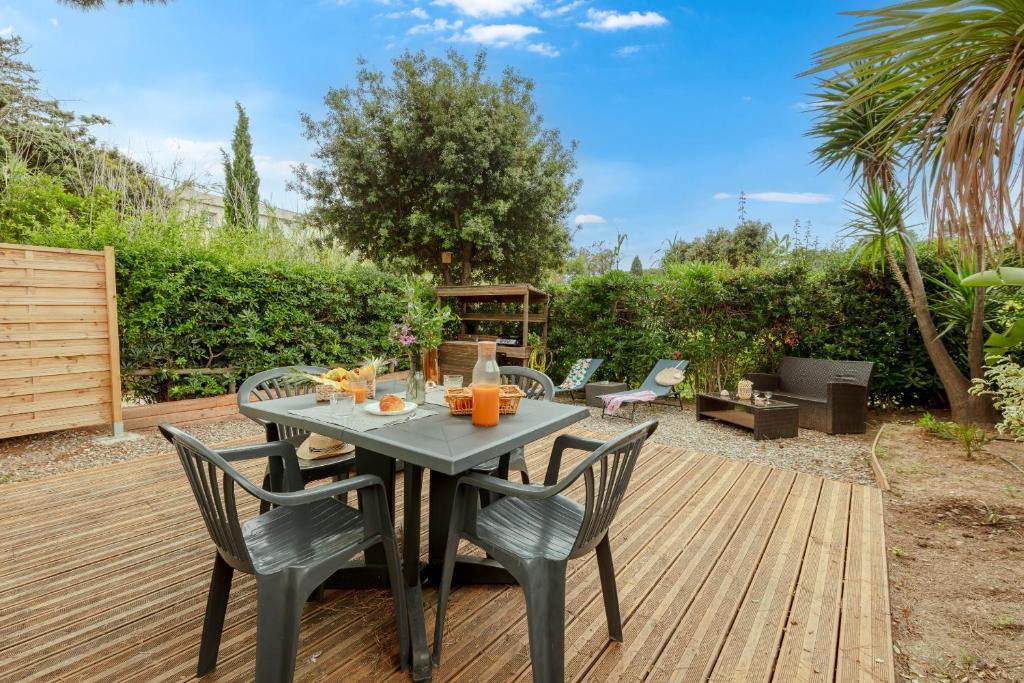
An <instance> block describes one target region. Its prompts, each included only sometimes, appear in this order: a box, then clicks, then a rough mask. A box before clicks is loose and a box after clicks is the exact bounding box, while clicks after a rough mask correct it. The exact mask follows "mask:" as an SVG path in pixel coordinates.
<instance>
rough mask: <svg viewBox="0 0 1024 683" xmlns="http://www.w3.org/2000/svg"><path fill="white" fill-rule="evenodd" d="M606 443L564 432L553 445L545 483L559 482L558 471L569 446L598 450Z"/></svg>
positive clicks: (547, 484) (582, 449)
mask: <svg viewBox="0 0 1024 683" xmlns="http://www.w3.org/2000/svg"><path fill="white" fill-rule="evenodd" d="M603 445H604V442H603V441H595V440H594V439H584V438H582V437H579V436H573V435H572V434H562V435H560V436H559V437H558V438H556V439H555V444H554V445H553V446H552V447H551V459H550V460H548V469H547V472H546V473H545V474H544V485H545V486H553V485H554V484H555V483H557V482H558V472H559V470H560V469H561V467H562V454H563V453H565V451H566V450H567V449H569V448H576V449H579V450H581V451H591V452H592V451H596V450H597V449H598V448H600V447H601V446H603Z"/></svg>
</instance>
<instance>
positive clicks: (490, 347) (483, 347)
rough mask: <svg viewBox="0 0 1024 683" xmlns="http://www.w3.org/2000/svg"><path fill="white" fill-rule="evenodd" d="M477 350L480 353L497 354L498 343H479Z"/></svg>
mask: <svg viewBox="0 0 1024 683" xmlns="http://www.w3.org/2000/svg"><path fill="white" fill-rule="evenodd" d="M477 350H478V351H479V352H480V353H497V352H498V342H492V341H482V342H478V343H477Z"/></svg>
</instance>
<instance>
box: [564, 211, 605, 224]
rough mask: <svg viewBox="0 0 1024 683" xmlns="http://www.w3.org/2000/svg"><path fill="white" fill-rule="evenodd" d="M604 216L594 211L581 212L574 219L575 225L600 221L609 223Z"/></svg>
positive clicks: (598, 222)
mask: <svg viewBox="0 0 1024 683" xmlns="http://www.w3.org/2000/svg"><path fill="white" fill-rule="evenodd" d="M607 222H608V221H607V220H605V218H604V216H598V215H597V214H594V213H581V214H579V215H578V216H576V217H575V218H573V219H572V224H573V225H597V224H600V223H607Z"/></svg>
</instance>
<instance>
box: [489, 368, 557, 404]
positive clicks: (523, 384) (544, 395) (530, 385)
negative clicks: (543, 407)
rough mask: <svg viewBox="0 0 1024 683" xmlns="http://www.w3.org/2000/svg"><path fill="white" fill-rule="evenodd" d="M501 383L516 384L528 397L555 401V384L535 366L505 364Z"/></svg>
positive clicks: (535, 399) (502, 369)
mask: <svg viewBox="0 0 1024 683" xmlns="http://www.w3.org/2000/svg"><path fill="white" fill-rule="evenodd" d="M499 369H500V370H501V383H502V384H515V385H516V386H517V387H519V388H520V389H522V390H523V391H525V392H526V398H528V399H531V400H534V401H554V400H555V384H554V382H552V381H551V378H550V377H548V376H547V375H545V374H544V373H543V372H538V371H537V370H534V369H533V368H521V367H519V366H518V365H503V366H501V368H499Z"/></svg>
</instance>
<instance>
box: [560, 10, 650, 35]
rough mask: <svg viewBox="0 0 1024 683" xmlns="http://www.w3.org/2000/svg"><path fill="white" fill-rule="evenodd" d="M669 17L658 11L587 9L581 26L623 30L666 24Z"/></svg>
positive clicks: (605, 29)
mask: <svg viewBox="0 0 1024 683" xmlns="http://www.w3.org/2000/svg"><path fill="white" fill-rule="evenodd" d="M667 23H668V19H666V18H665V17H663V16H662V15H660V14H658V13H657V12H637V11H636V10H633V11H632V12H626V13H624V14H623V13H620V12H616V11H614V10H596V9H588V10H587V20H586V21H584V22H582V23H581V24H580V26H582V27H583V28H590V29H594V30H595V31H622V30H625V29H631V28H651V27H654V26H664V25H666V24H667Z"/></svg>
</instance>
